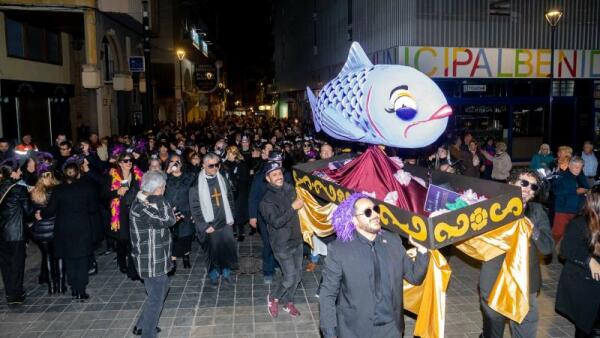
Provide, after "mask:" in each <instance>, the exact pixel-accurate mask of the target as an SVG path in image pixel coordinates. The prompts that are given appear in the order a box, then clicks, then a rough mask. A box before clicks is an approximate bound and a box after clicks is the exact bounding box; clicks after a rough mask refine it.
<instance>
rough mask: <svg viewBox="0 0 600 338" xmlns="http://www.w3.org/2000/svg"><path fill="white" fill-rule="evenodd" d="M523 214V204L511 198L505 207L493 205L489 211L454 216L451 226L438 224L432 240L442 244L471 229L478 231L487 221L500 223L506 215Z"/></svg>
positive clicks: (518, 199)
mask: <svg viewBox="0 0 600 338" xmlns="http://www.w3.org/2000/svg"><path fill="white" fill-rule="evenodd" d="M522 213H523V202H522V201H521V199H520V198H519V197H513V198H511V199H510V200H509V201H508V203H507V204H506V206H505V207H504V208H502V205H501V204H500V203H493V204H492V205H491V206H490V208H489V211H488V210H486V209H484V208H477V209H475V210H473V212H472V213H471V214H470V215H469V214H466V213H461V214H458V216H456V224H457V225H451V224H448V223H445V222H440V223H438V224H437V225H436V226H435V229H434V230H433V232H434V238H435V240H436V242H438V243H442V242H444V241H446V240H448V239H451V238H457V237H461V236H463V235H464V234H466V233H467V231H469V229H472V230H473V231H479V230H481V229H483V228H485V227H486V226H487V225H488V223H489V220H491V221H492V222H494V223H498V222H502V221H503V220H504V219H505V218H506V217H508V215H510V214H512V215H514V216H520V215H521V214H522Z"/></svg>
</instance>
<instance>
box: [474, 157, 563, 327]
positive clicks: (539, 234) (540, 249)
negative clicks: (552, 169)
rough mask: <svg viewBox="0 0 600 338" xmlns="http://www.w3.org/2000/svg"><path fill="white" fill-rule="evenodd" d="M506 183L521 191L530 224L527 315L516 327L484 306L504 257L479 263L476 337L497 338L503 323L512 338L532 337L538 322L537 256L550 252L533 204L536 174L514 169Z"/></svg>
mask: <svg viewBox="0 0 600 338" xmlns="http://www.w3.org/2000/svg"><path fill="white" fill-rule="evenodd" d="M508 183H509V184H510V185H513V186H516V187H519V188H520V189H521V199H522V200H523V204H524V205H525V216H526V217H527V218H529V220H530V221H531V223H533V231H532V234H531V239H530V245H529V312H528V313H527V315H526V316H525V319H523V321H522V322H521V323H517V322H515V321H513V320H510V319H508V318H506V317H504V316H503V315H501V314H500V313H498V312H496V311H494V310H493V309H491V308H490V307H489V306H488V297H489V295H490V292H491V290H492V287H493V286H494V283H495V282H496V279H497V278H498V273H499V272H500V269H502V264H503V263H504V257H505V256H506V255H500V256H498V257H496V258H494V259H492V260H489V261H487V262H483V264H482V265H481V275H480V276H479V292H480V303H481V311H482V314H483V333H482V334H481V336H480V337H483V338H501V337H502V336H503V334H504V324H505V323H506V321H507V320H508V321H509V325H510V328H511V332H512V335H513V337H536V333H537V324H538V318H539V316H538V304H537V294H538V292H539V291H540V289H541V286H542V275H541V272H540V255H541V256H544V255H549V254H551V253H552V249H553V248H554V240H553V239H552V231H551V230H550V221H549V220H548V215H547V214H546V211H545V209H544V207H543V206H542V205H541V204H539V203H536V202H533V199H534V197H535V194H536V193H537V191H539V188H540V183H539V178H538V175H537V173H536V172H535V171H533V170H531V169H529V168H522V169H515V170H513V171H512V172H511V174H510V176H509V177H508Z"/></svg>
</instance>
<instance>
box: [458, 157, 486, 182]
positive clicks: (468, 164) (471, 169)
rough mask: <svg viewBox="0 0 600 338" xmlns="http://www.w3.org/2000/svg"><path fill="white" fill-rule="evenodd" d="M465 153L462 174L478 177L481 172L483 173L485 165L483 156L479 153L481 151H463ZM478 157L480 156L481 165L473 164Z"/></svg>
mask: <svg viewBox="0 0 600 338" xmlns="http://www.w3.org/2000/svg"><path fill="white" fill-rule="evenodd" d="M463 153H464V156H463V157H464V160H463V162H462V166H463V170H462V174H463V175H465V176H471V177H476V178H479V176H480V174H481V171H480V169H481V166H482V165H483V156H481V155H479V153H477V152H476V153H475V154H473V153H471V152H470V151H463ZM475 157H478V158H479V165H477V166H474V165H473V158H475Z"/></svg>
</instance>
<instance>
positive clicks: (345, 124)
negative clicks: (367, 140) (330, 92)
mask: <svg viewBox="0 0 600 338" xmlns="http://www.w3.org/2000/svg"><path fill="white" fill-rule="evenodd" d="M321 123H322V127H323V129H326V130H328V131H330V132H332V133H334V134H335V135H338V136H339V137H341V138H343V139H347V140H360V139H362V138H363V137H365V136H366V134H367V133H366V132H365V131H364V130H362V129H361V128H360V127H358V126H357V125H355V124H354V123H352V121H350V119H348V118H347V117H346V116H343V114H342V113H341V112H338V111H337V110H335V109H333V108H331V107H329V108H327V110H326V111H325V112H324V114H322V115H321Z"/></svg>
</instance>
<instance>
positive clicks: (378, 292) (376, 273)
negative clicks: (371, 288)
mask: <svg viewBox="0 0 600 338" xmlns="http://www.w3.org/2000/svg"><path fill="white" fill-rule="evenodd" d="M371 255H372V256H373V275H374V277H375V297H381V269H380V267H379V258H378V257H377V251H376V250H375V242H372V243H371Z"/></svg>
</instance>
